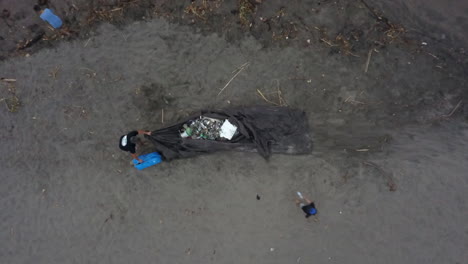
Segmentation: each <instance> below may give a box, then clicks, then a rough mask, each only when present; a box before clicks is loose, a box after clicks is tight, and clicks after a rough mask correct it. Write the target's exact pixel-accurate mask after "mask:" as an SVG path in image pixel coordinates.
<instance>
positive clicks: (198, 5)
mask: <svg viewBox="0 0 468 264" xmlns="http://www.w3.org/2000/svg"><path fill="white" fill-rule="evenodd" d="M221 1H222V0H211V1H208V0H201V1H193V2H192V3H190V5H188V6H187V7H186V8H185V10H184V12H185V13H186V14H189V15H193V16H195V17H196V18H198V19H201V20H203V21H206V20H207V19H208V17H209V16H210V15H211V14H213V12H214V11H216V10H217V9H218V8H219V7H220V6H221Z"/></svg>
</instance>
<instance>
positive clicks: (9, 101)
mask: <svg viewBox="0 0 468 264" xmlns="http://www.w3.org/2000/svg"><path fill="white" fill-rule="evenodd" d="M5 82H6V81H5ZM6 88H7V93H8V96H7V97H5V98H1V99H0V101H3V102H5V105H6V107H7V109H8V111H10V112H12V113H15V112H18V110H19V108H20V106H21V101H20V100H19V98H18V96H16V86H15V82H6Z"/></svg>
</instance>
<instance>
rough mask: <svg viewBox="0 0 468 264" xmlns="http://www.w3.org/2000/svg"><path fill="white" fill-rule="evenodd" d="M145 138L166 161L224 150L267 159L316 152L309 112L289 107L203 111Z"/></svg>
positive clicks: (255, 107) (153, 132)
mask: <svg viewBox="0 0 468 264" xmlns="http://www.w3.org/2000/svg"><path fill="white" fill-rule="evenodd" d="M145 137H146V138H148V139H149V140H151V141H152V142H153V143H154V145H155V151H157V152H158V153H160V154H161V156H162V157H163V159H165V160H172V159H177V158H187V157H193V156H196V155H200V154H205V153H211V152H215V151H223V150H235V151H247V152H258V153H259V154H260V155H261V156H262V157H264V158H266V159H267V158H268V157H269V156H270V155H271V154H272V153H284V154H308V153H311V151H312V140H311V136H310V130H309V124H308V121H307V116H306V114H305V112H304V111H302V110H298V109H292V108H289V107H275V106H254V107H242V108H231V109H222V110H203V111H200V112H199V113H196V114H194V115H193V116H191V117H189V118H186V119H185V120H181V121H179V122H177V123H176V124H174V125H172V126H169V127H165V128H162V129H158V130H155V131H152V132H151V136H148V135H146V136H145Z"/></svg>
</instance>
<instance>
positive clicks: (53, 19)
mask: <svg viewBox="0 0 468 264" xmlns="http://www.w3.org/2000/svg"><path fill="white" fill-rule="evenodd" d="M41 19H42V20H44V21H47V22H48V23H49V24H50V25H51V26H52V27H54V28H59V27H61V26H62V20H61V19H60V17H58V16H56V15H55V14H54V12H52V10H50V9H49V8H46V9H44V11H43V12H42V14H41Z"/></svg>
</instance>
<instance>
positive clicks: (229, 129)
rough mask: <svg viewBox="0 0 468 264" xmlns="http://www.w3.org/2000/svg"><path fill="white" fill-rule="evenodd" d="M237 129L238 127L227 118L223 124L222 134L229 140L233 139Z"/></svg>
mask: <svg viewBox="0 0 468 264" xmlns="http://www.w3.org/2000/svg"><path fill="white" fill-rule="evenodd" d="M236 131H237V127H236V126H235V125H233V124H231V122H229V120H227V119H226V121H224V123H223V125H222V126H221V133H220V136H221V137H223V138H225V139H227V140H231V139H232V137H233V136H234V134H235V133H236Z"/></svg>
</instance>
